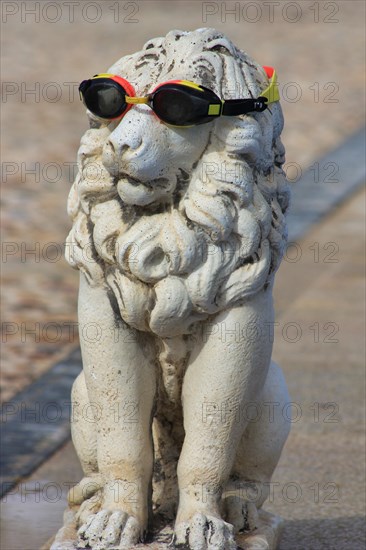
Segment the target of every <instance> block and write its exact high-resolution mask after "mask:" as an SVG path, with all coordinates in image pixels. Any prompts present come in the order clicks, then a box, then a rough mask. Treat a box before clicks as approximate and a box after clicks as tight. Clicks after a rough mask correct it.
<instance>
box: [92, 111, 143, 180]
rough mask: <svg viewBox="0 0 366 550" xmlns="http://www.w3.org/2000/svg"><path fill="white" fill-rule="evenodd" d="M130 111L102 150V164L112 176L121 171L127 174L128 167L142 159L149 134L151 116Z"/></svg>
mask: <svg viewBox="0 0 366 550" xmlns="http://www.w3.org/2000/svg"><path fill="white" fill-rule="evenodd" d="M143 107H145V106H139V112H137V109H136V107H135V108H134V109H131V110H130V111H129V112H128V113H127V114H126V115H125V116H124V117H123V118H122V120H121V122H120V123H119V124H118V126H117V127H116V128H115V129H114V130H113V132H112V133H111V134H110V136H109V139H108V141H107V142H106V143H105V145H104V148H103V164H104V166H105V167H106V168H107V170H108V171H109V172H110V173H111V174H112V175H118V174H119V173H120V172H122V171H126V172H129V170H128V168H129V165H135V164H136V163H137V162H139V159H143V158H144V155H145V153H146V151H145V149H146V147H147V144H148V143H149V141H151V140H150V139H149V138H151V137H152V136H150V134H151V131H150V130H151V128H150V126H151V122H150V119H151V116H149V114H150V113H149V112H148V111H147V112H142V108H143Z"/></svg>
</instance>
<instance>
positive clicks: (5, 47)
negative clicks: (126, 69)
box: [1, 0, 365, 400]
mask: <svg viewBox="0 0 366 550" xmlns="http://www.w3.org/2000/svg"><path fill="white" fill-rule="evenodd" d="M38 4H39V5H40V8H39V9H40V12H39V13H37V12H36V13H35V14H33V15H32V14H31V13H30V12H29V11H27V10H29V9H32V7H34V5H35V2H7V3H3V14H2V15H3V18H2V29H1V30H2V39H1V41H2V43H1V48H2V69H1V76H2V81H3V89H2V91H3V97H2V105H1V107H2V129H1V135H2V148H1V157H2V162H3V177H2V187H3V193H2V224H3V241H4V243H3V256H2V277H3V298H2V303H3V322H4V323H6V324H5V325H4V327H3V328H4V334H3V342H4V343H5V346H3V358H2V380H1V388H2V394H3V395H2V398H3V399H4V400H8V399H10V398H11V396H12V395H13V394H14V393H15V392H17V391H19V390H20V389H21V388H22V387H24V386H25V385H26V384H28V383H30V382H31V381H32V380H33V379H35V378H36V377H38V376H39V375H40V374H41V373H42V372H44V371H45V370H46V369H47V368H48V367H49V366H50V365H51V364H53V362H54V361H55V360H56V358H58V357H59V356H60V355H64V354H66V353H67V352H68V350H69V348H70V347H72V346H74V345H75V344H76V340H75V337H74V330H73V324H74V323H75V322H76V295H77V273H76V272H74V271H72V270H71V269H70V268H69V267H68V266H67V264H66V263H65V261H64V260H63V259H62V257H61V256H62V246H63V245H62V243H63V242H64V239H65V237H66V235H67V233H68V230H69V227H70V223H69V220H68V218H67V215H66V212H65V210H66V198H67V194H68V190H69V188H70V185H71V182H72V177H71V176H70V171H71V170H70V164H67V163H73V162H74V161H75V157H76V150H77V147H78V142H79V139H80V136H81V134H82V133H83V131H84V130H85V129H86V117H85V114H84V109H83V107H82V105H81V104H80V102H79V99H78V97H77V94H76V92H75V90H76V88H75V86H76V84H78V83H79V82H80V81H81V80H82V79H84V78H86V77H89V76H90V75H92V74H95V73H97V72H103V71H104V70H105V69H107V68H108V66H110V65H111V64H112V63H113V62H114V61H115V60H116V59H118V58H119V57H122V56H123V55H125V54H127V53H130V52H133V51H136V50H137V49H140V48H141V46H142V45H143V43H144V42H145V41H147V40H148V39H149V38H151V37H154V36H159V35H163V34H165V33H166V32H168V31H169V30H171V29H173V28H180V29H184V30H191V29H194V28H198V27H203V26H210V27H216V28H218V29H220V30H222V31H224V32H226V33H227V34H228V36H229V37H230V38H231V39H232V40H233V41H234V42H235V43H236V44H237V45H238V46H240V47H241V48H242V49H244V50H246V51H247V52H248V53H250V54H251V55H252V56H253V57H255V58H256V60H258V61H259V62H261V63H263V64H266V65H272V66H274V67H276V69H277V72H278V75H279V81H280V90H281V91H282V93H283V101H282V105H283V108H284V113H285V117H286V129H285V132H284V135H283V138H284V142H285V145H286V147H287V159H288V162H289V163H292V166H295V168H296V167H297V166H298V167H300V169H301V170H303V169H305V168H306V167H308V166H310V165H311V164H312V163H313V162H314V161H315V160H316V159H317V158H318V157H319V156H321V155H322V154H323V153H325V152H327V151H329V150H330V149H332V148H333V147H335V146H336V145H337V144H338V143H340V142H342V141H343V140H344V139H345V138H347V136H349V135H351V134H352V133H353V132H354V131H355V130H357V129H358V127H359V126H360V125H361V124H362V121H363V116H364V113H363V110H362V109H363V105H362V101H361V99H360V98H362V97H363V88H364V55H363V42H364V11H365V5H364V2H362V1H349V0H347V1H338V2H315V3H314V2H307V1H300V2H297V3H290V2H282V3H281V6H280V7H278V6H277V5H276V3H274V2H272V3H271V2H270V3H269V4H271V5H272V8H273V10H274V11H273V13H271V12H270V7H269V4H268V3H267V6H266V5H265V4H266V3H264V4H262V3H261V2H250V3H248V2H237V3H235V2H226V3H225V2H212V3H202V2H199V1H194V2H192V1H188V2H162V1H159V2H157V1H143V2H110V1H108V0H104V1H103V2H101V1H100V2H94V3H93V4H94V8H93V6H92V7H90V4H91V3H90V2H84V1H81V2H75V3H72V4H73V5H74V8H73V9H74V13H73V14H72V12H70V10H71V8H70V6H67V5H65V3H64V2H60V3H59V10H57V11H56V10H55V7H52V5H51V4H54V3H51V2H41V3H38ZM208 4H210V8H208V7H207V5H208ZM249 4H250V5H251V7H250V8H248V5H249ZM236 5H237V6H238V8H237V9H238V10H239V11H237V12H236V13H235V14H230V13H229V11H228V10H229V9H230V8H232V7H233V6H234V7H235V6H236ZM294 5H295V8H294ZM88 6H89V7H88ZM95 6H96V7H95ZM296 6H297V7H296ZM117 8H118V10H117ZM272 8H271V10H272ZM207 9H210V10H212V11H215V10H217V13H214V14H211V15H210V14H207ZM225 9H226V11H225ZM4 10H7V11H4ZM9 10H13V11H14V12H15V13H14V14H13V15H11V14H9ZM205 10H206V11H205ZM294 10H296V11H294ZM71 16H72V17H71ZM58 18H59V20H57V19H58ZM93 20H95V22H92V21H93ZM52 21H55V22H52ZM31 90H35V92H34V93H31ZM5 163H7V164H5ZM293 163H296V164H295V165H294V164H293ZM323 168H324V167H321V169H323ZM32 169H33V170H34V169H35V173H32V172H31V171H32ZM12 172H13V173H12ZM322 174H325V172H324V171H323V172H322ZM52 243H53V244H52ZM32 250H33V251H35V253H32Z"/></svg>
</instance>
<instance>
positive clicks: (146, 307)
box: [52, 28, 290, 550]
mask: <svg viewBox="0 0 366 550" xmlns="http://www.w3.org/2000/svg"><path fill="white" fill-rule="evenodd" d="M108 72H109V73H110V74H113V75H118V78H121V77H123V78H124V79H126V80H127V81H128V82H133V87H134V88H135V90H136V96H139V97H141V96H147V94H149V93H150V92H151V90H152V89H154V88H155V87H156V86H157V85H158V84H159V83H162V82H164V81H177V80H180V79H183V78H184V79H185V80H186V81H190V82H193V83H196V84H198V85H201V86H204V87H207V88H209V89H211V90H212V91H213V92H214V93H215V94H216V96H218V97H221V98H223V99H225V100H228V101H227V102H226V103H225V105H226V106H229V105H230V101H229V100H230V99H233V98H236V99H237V98H238V97H239V98H241V99H242V100H244V101H245V104H246V105H248V100H249V103H251V99H253V98H254V99H255V98H260V97H262V96H264V97H267V98H268V108H265V109H261V108H257V104H258V102H259V103H260V102H261V101H262V100H260V99H258V101H256V102H255V103H254V104H252V106H251V107H250V109H247V110H246V111H245V110H243V111H241V114H240V116H238V115H233V116H222V117H220V116H219V117H217V118H214V119H213V120H210V121H209V122H208V121H207V120H206V121H205V123H204V124H199V125H189V126H187V127H181V126H173V127H172V126H171V125H170V124H166V123H163V122H162V120H161V119H159V118H158V117H157V116H154V113H153V112H152V110H151V105H150V104H146V101H145V102H142V103H141V102H140V104H138V105H136V99H135V100H132V99H131V102H132V103H134V104H132V103H131V108H130V109H126V110H125V112H124V113H123V116H122V115H121V116H120V118H118V119H113V120H110V119H101V118H100V116H99V114H100V113H99V111H98V110H96V108H95V105H96V102H99V101H100V102H101V105H104V106H105V102H107V103H108V101H110V99H109V98H110V97H111V95H110V93H111V92H113V93H112V98H113V97H114V95H115V93H116V90H115V88H113V89H112V88H109V92H108V91H107V92H106V91H105V90H106V88H104V91H103V92H101V91H100V88H98V91H97V92H95V94H96V95H95V101H93V102H91V103H88V102H87V100H86V103H87V105H88V107H89V109H91V110H92V111H93V112H90V110H88V117H89V120H90V130H88V131H87V132H86V133H85V134H84V136H83V138H82V140H81V144H80V148H79V152H78V169H79V171H78V174H77V176H76V179H75V182H74V185H73V186H72V189H71V191H70V195H69V202H68V212H69V214H70V216H71V218H72V220H73V227H72V230H71V232H70V234H69V237H68V239H67V247H66V253H67V259H68V261H69V263H70V264H71V265H72V266H73V267H75V268H77V269H79V270H80V272H81V278H80V291H79V309H78V312H79V328H80V329H81V349H82V358H83V372H82V373H81V375H80V376H79V377H78V378H77V380H76V381H75V383H74V386H73V391H72V404H73V422H72V436H73V442H74V445H75V449H76V452H77V454H78V457H79V459H80V462H81V465H82V468H83V471H84V477H83V479H82V480H81V481H80V483H78V484H77V485H76V486H74V487H73V488H72V489H71V490H70V491H69V495H68V500H69V504H70V509H69V510H68V511H67V512H66V513H65V518H64V527H63V528H62V529H61V530H60V531H59V532H58V534H57V536H56V539H55V541H54V543H53V544H52V550H61V549H62V550H65V548H68V547H70V548H72V547H73V546H74V547H76V546H77V547H78V548H92V549H93V550H107V549H108V548H110V549H112V548H115V547H117V546H118V547H119V548H124V549H128V550H129V549H130V548H132V547H134V546H136V545H137V541H138V540H142V539H143V535H144V533H145V532H146V531H147V529H148V526H149V525H150V524H151V519H152V510H154V511H155V516H154V517H155V518H157V517H163V518H166V519H165V521H168V520H170V519H172V520H173V519H174V520H175V521H174V540H175V544H176V546H177V548H178V547H182V548H183V547H185V548H191V549H192V550H196V549H198V548H202V547H206V546H207V548H209V549H210V550H218V549H220V550H235V549H236V542H235V539H234V536H235V533H237V532H240V531H245V532H248V533H252V534H253V536H254V538H253V537H252V539H248V537H246V542H244V541H243V544H244V545H246V546H247V547H248V548H254V547H255V546H256V545H257V546H258V544H259V545H263V544H267V546H268V547H273V545H274V544H275V543H276V535H275V532H274V531H275V530H276V529H275V530H273V529H272V528H271V527H270V525H269V524H268V522H267V524H266V525H265V524H264V522H263V519H262V520H261V519H260V518H259V516H258V510H259V509H260V508H261V507H262V504H263V502H265V500H266V499H267V497H268V494H269V482H270V479H271V476H272V474H273V472H274V470H275V468H276V465H277V462H278V460H279V457H280V454H281V451H282V448H283V445H284V443H285V441H286V438H287V436H288V433H289V427H290V419H289V418H288V417H285V416H282V417H281V416H277V417H276V418H274V419H273V418H271V417H268V416H267V415H265V414H264V410H265V405H266V404H268V403H272V402H275V403H278V404H280V405H281V406H282V407H285V406H286V404H287V403H288V402H289V400H290V398H289V395H288V392H287V388H286V384H285V381H284V378H283V375H282V372H281V369H280V368H279V367H278V365H276V364H275V363H273V362H271V352H272V340H271V338H269V337H268V325H269V324H271V323H273V319H274V313H273V303H272V286H273V281H274V276H275V273H276V271H277V269H278V267H279V264H280V262H281V259H282V255H283V252H284V248H285V245H286V237H287V229H286V221H285V213H286V210H287V207H288V204H289V187H288V184H287V182H286V179H285V174H284V171H283V169H282V165H283V163H284V160H285V150H284V147H283V145H282V142H281V139H280V135H281V132H282V129H283V116H282V111H281V107H280V104H279V99H278V95H277V93H276V80H275V78H276V77H275V73H273V70H272V69H270V70H268V69H264V68H262V67H261V66H260V65H258V64H257V63H256V62H255V61H254V60H253V59H251V58H250V57H249V56H248V55H247V54H246V53H244V52H243V51H241V50H239V49H238V48H236V47H235V45H234V44H233V43H232V42H231V41H230V40H229V39H228V38H227V37H225V36H224V35H223V34H222V33H221V32H219V31H216V30H215V29H210V28H202V29H197V30H196V31H193V32H184V31H176V30H175V31H171V32H169V33H168V34H167V35H166V37H159V38H156V39H152V40H149V41H148V42H147V43H146V44H145V46H144V48H143V49H142V51H140V52H137V53H136V54H133V55H129V56H126V57H124V58H122V59H121V60H119V61H118V62H116V63H115V64H114V65H113V66H112V67H111V68H110V69H109V71H108ZM126 80H124V81H123V82H124V84H123V86H125V88H126V89H127V88H128V86H129V85H128V84H126ZM88 82H89V84H86V86H92V82H94V84H95V82H96V81H88ZM97 85H98V84H97ZM103 86H104V87H106V86H107V83H106V82H105V83H104V84H103ZM187 89H192V88H186V90H187ZM195 90H196V91H195V92H194V93H196V94H197V88H196V89H195ZM198 90H199V93H200V94H201V93H202V96H200V99H202V98H203V93H204V92H203V90H202V88H201V89H200V88H198ZM270 90H271V91H270ZM88 93H89V92H88ZM128 93H129V94H130V95H133V94H134V93H135V92H134V91H129V92H128ZM185 93H186V94H187V92H185ZM101 94H102V95H101ZM85 97H87V96H85ZM127 99H128V98H127ZM164 101H165V102H167V103H169V102H171V108H172V109H173V110H172V112H177V109H178V108H179V109H181V108H182V102H183V107H184V108H185V109H186V110H187V109H188V112H194V108H195V104H194V105H193V106H192V105H191V104H189V106H188V107H186V106H185V102H186V101H187V95H184V97H183V98H182V97H180V99H177V96H174V97H173V98H172V97H170V99H167V98H165V100H164ZM190 101H191V100H190ZM210 101H213V100H210ZM215 101H217V100H215ZM235 105H236V106H237V105H238V104H237V103H235ZM166 107H168V105H167V106H166ZM265 107H267V106H265ZM207 108H208V107H207ZM160 116H161V117H162V118H163V119H164V116H163V115H160ZM169 122H171V120H169ZM198 122H199V121H198ZM177 124H178V122H177ZM190 124H191V121H190ZM90 327H93V328H94V331H93V336H94V337H91V336H90V331H89V329H90ZM95 331H96V334H97V337H95V335H94V332H95ZM227 334H229V335H231V336H230V339H229V340H228V337H227ZM233 335H234V338H233ZM253 404H254V405H255V407H256V410H257V411H258V409H259V410H260V411H261V414H259V415H258V414H257V413H254V416H253V414H251V411H250V407H251V406H253ZM248 406H249V409H248ZM90 410H91V411H92V413H91V414H92V422H91V421H90V418H89V417H88V415H87V414H86V413H85V411H90ZM253 494H254V497H253ZM267 519H268V516H267ZM155 528H156V525H155ZM159 537H160V538H161V537H162V538H164V539H165V538H166V533H163V534H160V535H156V536H155V535H153V537H152V538H153V540H152V543H155V542H158V544H166V541H165V540H164V542H163V541H159ZM267 539H268V540H267ZM248 545H249V546H248Z"/></svg>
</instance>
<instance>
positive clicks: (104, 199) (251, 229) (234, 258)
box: [67, 29, 289, 337]
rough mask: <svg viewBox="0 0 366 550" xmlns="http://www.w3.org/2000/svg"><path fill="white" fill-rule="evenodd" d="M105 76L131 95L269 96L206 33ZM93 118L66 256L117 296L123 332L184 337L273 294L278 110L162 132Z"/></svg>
mask: <svg viewBox="0 0 366 550" xmlns="http://www.w3.org/2000/svg"><path fill="white" fill-rule="evenodd" d="M108 72H109V73H113V74H117V75H120V76H122V77H123V78H125V79H127V80H128V81H129V82H131V83H132V84H133V86H134V88H135V89H136V92H137V94H138V95H139V96H143V95H146V94H147V93H149V92H150V91H151V90H152V89H153V88H154V87H155V86H156V85H157V84H159V83H162V82H164V81H168V80H174V79H185V80H190V81H193V82H196V83H197V84H202V85H204V86H206V87H208V88H210V89H212V90H213V91H214V92H215V93H216V94H218V95H219V96H220V97H222V98H224V99H234V98H237V97H240V98H250V97H258V96H259V95H260V93H261V91H262V90H263V89H264V88H266V87H267V86H268V78H267V76H266V73H265V72H264V70H263V69H262V67H261V66H260V65H258V64H257V63H256V62H255V61H253V60H252V59H251V58H250V57H249V56H248V55H247V54H246V53H244V52H242V51H240V50H239V49H237V48H236V47H235V46H234V45H233V44H232V43H231V42H230V40H229V39H228V38H227V37H225V36H224V35H223V34H222V33H220V32H218V31H216V30H214V29H198V30H196V31H193V32H183V31H172V32H169V33H168V34H167V35H166V36H165V37H160V38H156V39H153V40H149V42H147V43H146V44H145V45H144V47H143V49H142V51H140V52H138V53H135V54H133V55H128V56H126V57H123V58H122V59H120V60H119V61H117V62H116V63H115V64H114V65H113V66H112V67H110V69H109V70H108ZM89 118H90V126H91V128H90V129H89V130H88V131H87V132H86V133H85V134H84V136H83V138H82V140H81V145H80V149H79V152H78V168H79V171H78V175H77V177H76V181H75V182H74V184H73V186H72V189H71V192H70V197H69V213H70V215H71V217H72V219H73V228H72V231H71V233H70V235H69V237H68V241H67V245H68V246H67V258H68V261H69V262H70V263H71V265H73V266H74V267H77V268H79V269H80V270H81V271H83V272H84V273H85V275H86V277H87V279H88V281H89V283H90V284H91V285H104V286H106V287H107V288H108V290H111V291H112V292H113V295H114V296H115V298H116V300H117V303H118V307H119V311H120V314H121V316H122V318H123V319H124V320H125V321H126V322H127V323H128V324H129V325H131V326H134V327H136V328H137V329H139V330H146V331H151V332H153V333H155V334H157V335H158V336H161V337H170V336H174V335H177V334H184V333H189V332H191V331H192V330H193V328H194V327H195V326H196V323H197V322H199V321H200V320H203V319H207V318H208V317H209V316H210V315H213V314H215V313H217V312H218V311H221V310H223V309H226V308H229V307H233V306H236V305H239V304H241V303H243V302H245V300H247V299H248V297H250V296H252V295H253V294H255V293H257V292H259V291H260V290H262V289H264V288H266V287H268V286H270V285H271V283H272V280H273V275H274V273H275V271H276V269H277V267H278V265H279V263H280V260H281V257H282V254H283V250H284V246H285V242H286V225H285V220H284V213H285V211H286V209H287V206H288V200H289V191H288V186H287V183H286V180H285V176H284V172H283V170H282V164H283V162H284V148H283V145H282V143H281V140H280V134H281V131H282V128H283V118H282V111H281V107H280V105H279V103H278V102H277V103H273V104H271V105H270V107H269V108H268V109H267V110H265V111H264V112H261V113H251V114H247V115H240V116H235V117H219V118H217V119H215V121H213V122H209V123H206V124H202V125H199V126H193V127H188V128H175V127H171V126H168V125H166V124H164V123H162V122H161V121H160V120H159V119H158V118H157V117H156V116H155V114H154V113H153V112H152V110H151V109H150V108H149V107H148V106H146V105H134V106H133V108H131V109H130V110H129V111H128V112H127V113H126V114H125V115H124V117H123V118H122V119H119V120H118V121H112V122H110V123H106V122H105V121H102V120H100V119H97V118H96V117H94V116H93V115H92V114H91V113H89Z"/></svg>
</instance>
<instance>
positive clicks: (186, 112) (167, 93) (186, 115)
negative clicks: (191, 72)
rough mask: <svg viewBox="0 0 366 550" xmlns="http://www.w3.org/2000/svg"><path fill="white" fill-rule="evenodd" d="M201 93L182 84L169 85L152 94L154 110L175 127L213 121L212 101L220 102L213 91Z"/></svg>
mask: <svg viewBox="0 0 366 550" xmlns="http://www.w3.org/2000/svg"><path fill="white" fill-rule="evenodd" d="M209 93H210V95H211V96H212V97H208V93H207V92H206V90H205V91H204V92H201V91H199V90H195V89H193V88H189V87H187V86H184V85H181V84H167V85H166V86H164V85H163V86H162V87H161V88H158V90H157V91H156V92H154V93H153V94H152V100H151V103H152V108H153V110H154V112H155V113H156V114H157V116H158V117H159V118H160V119H161V120H163V121H164V122H166V123H167V124H172V125H175V126H191V125H193V124H202V123H204V122H208V121H210V120H212V117H211V116H208V115H207V113H208V108H209V105H210V101H212V100H214V101H217V102H220V100H219V98H218V97H217V96H216V95H215V94H214V93H213V92H211V91H209Z"/></svg>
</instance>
